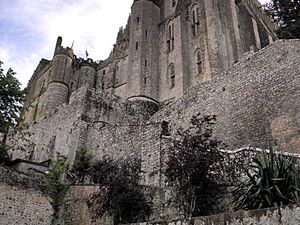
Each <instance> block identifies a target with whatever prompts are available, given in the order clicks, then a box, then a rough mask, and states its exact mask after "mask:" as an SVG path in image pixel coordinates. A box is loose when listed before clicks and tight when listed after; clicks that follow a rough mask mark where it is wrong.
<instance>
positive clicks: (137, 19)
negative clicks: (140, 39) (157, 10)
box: [136, 17, 140, 25]
mask: <svg viewBox="0 0 300 225" xmlns="http://www.w3.org/2000/svg"><path fill="white" fill-rule="evenodd" d="M136 23H137V25H139V23H140V17H137V18H136Z"/></svg>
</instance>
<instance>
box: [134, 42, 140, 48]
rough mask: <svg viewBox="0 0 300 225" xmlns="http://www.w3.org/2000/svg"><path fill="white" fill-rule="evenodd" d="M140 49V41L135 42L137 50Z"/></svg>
mask: <svg viewBox="0 0 300 225" xmlns="http://www.w3.org/2000/svg"><path fill="white" fill-rule="evenodd" d="M138 49H139V43H138V42H136V43H135V50H138Z"/></svg>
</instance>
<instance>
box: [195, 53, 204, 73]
mask: <svg viewBox="0 0 300 225" xmlns="http://www.w3.org/2000/svg"><path fill="white" fill-rule="evenodd" d="M196 66H197V74H200V73H202V67H203V63H202V56H201V51H200V50H198V51H197V53H196Z"/></svg>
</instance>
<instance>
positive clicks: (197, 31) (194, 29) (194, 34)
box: [192, 5, 200, 37]
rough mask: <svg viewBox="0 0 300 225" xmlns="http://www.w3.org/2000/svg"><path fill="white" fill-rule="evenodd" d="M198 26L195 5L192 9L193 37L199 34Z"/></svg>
mask: <svg viewBox="0 0 300 225" xmlns="http://www.w3.org/2000/svg"><path fill="white" fill-rule="evenodd" d="M199 25H200V23H199V8H198V6H197V5H195V6H194V7H193V8H192V33H193V36H194V37H195V36H197V35H198V34H199Z"/></svg>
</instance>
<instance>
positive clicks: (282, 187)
mask: <svg viewBox="0 0 300 225" xmlns="http://www.w3.org/2000/svg"><path fill="white" fill-rule="evenodd" d="M245 173H246V179H245V180H244V181H241V182H240V183H239V184H237V186H235V187H234V188H233V189H232V201H231V202H232V205H233V207H234V208H235V209H245V210H251V209H259V208H267V207H278V206H282V205H288V204H295V203H296V204H299V202H300V199H299V195H300V176H299V167H298V166H297V164H296V160H295V159H294V158H292V157H290V156H284V155H283V154H281V153H276V154H275V153H274V152H273V151H272V150H271V151H270V153H269V154H268V153H266V152H262V153H260V154H258V156H257V157H256V158H255V159H254V160H253V163H252V164H251V165H250V167H249V168H248V169H245Z"/></svg>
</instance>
